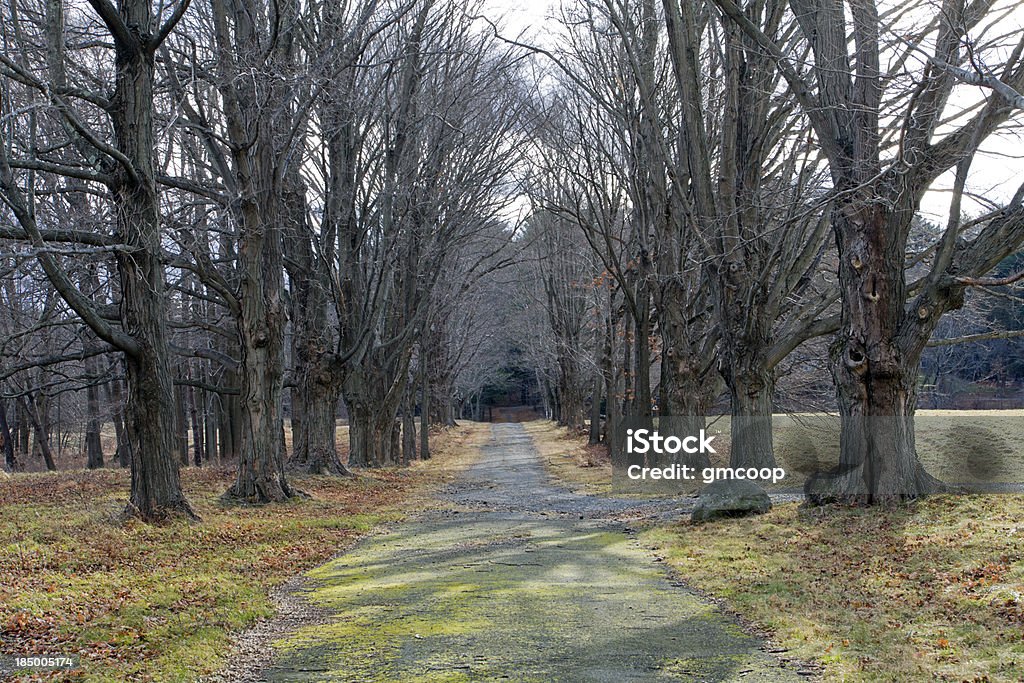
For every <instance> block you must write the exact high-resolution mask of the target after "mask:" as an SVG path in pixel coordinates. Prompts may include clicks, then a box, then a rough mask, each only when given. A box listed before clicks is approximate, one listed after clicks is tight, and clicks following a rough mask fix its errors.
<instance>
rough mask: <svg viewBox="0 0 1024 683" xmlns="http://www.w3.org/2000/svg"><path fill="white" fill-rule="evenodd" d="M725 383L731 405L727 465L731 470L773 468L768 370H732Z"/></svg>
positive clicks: (771, 377)
mask: <svg viewBox="0 0 1024 683" xmlns="http://www.w3.org/2000/svg"><path fill="white" fill-rule="evenodd" d="M731 369H732V372H730V373H728V374H729V376H728V378H727V380H726V384H727V385H728V387H729V399H730V404H731V406H732V420H731V423H730V428H729V432H730V443H731V449H730V453H729V464H730V465H731V466H732V467H758V468H761V467H775V452H774V450H773V447H772V395H773V393H774V389H775V378H774V373H773V372H772V371H771V370H763V369H759V368H758V369H753V368H749V367H744V368H737V367H735V366H732V367H731Z"/></svg>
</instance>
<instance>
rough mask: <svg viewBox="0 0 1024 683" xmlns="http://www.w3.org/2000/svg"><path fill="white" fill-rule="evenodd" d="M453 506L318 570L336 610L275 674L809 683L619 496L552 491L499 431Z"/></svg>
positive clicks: (533, 460) (278, 677) (287, 652)
mask: <svg viewBox="0 0 1024 683" xmlns="http://www.w3.org/2000/svg"><path fill="white" fill-rule="evenodd" d="M447 499H448V501H449V506H448V507H449V509H447V510H441V511H436V512H434V513H431V514H430V515H429V516H427V517H424V518H422V519H420V520H418V521H415V522H408V523H404V524H401V525H399V526H397V527H396V528H394V529H393V530H392V531H391V532H390V533H388V534H386V535H381V536H376V537H371V538H368V539H366V540H364V541H363V542H361V543H360V544H359V545H357V546H356V547H355V548H354V549H353V550H351V551H350V552H348V553H346V554H345V555H343V556H341V557H340V558H338V559H337V560H335V561H333V562H331V563H329V564H327V565H325V566H323V567H321V568H319V569H317V570H314V571H313V572H311V574H310V579H311V582H310V583H311V591H310V593H309V595H308V599H309V600H310V601H311V602H312V603H313V604H314V605H316V606H317V607H321V608H326V609H327V610H329V611H330V612H331V613H332V614H333V616H332V618H331V619H330V620H329V622H328V623H327V624H320V625H317V626H311V627H309V628H305V629H302V630H300V631H299V632H297V633H294V634H292V635H290V636H289V637H288V638H286V639H284V640H282V641H281V642H279V643H277V648H278V649H279V657H278V659H277V661H276V663H275V664H274V665H273V666H272V667H271V668H270V669H268V670H266V671H264V672H263V678H264V679H265V680H271V681H307V680H309V681H312V680H315V681H476V680H503V679H510V680H516V681H616V682H618V681H641V680H699V681H726V680H741V679H743V680H757V681H786V680H801V677H800V676H798V675H797V674H796V673H794V672H793V671H790V670H787V669H785V668H784V667H782V666H781V665H780V663H779V662H778V661H777V660H776V659H774V658H772V657H771V656H770V655H768V654H766V653H765V652H763V651H762V650H761V649H760V645H761V644H760V643H759V641H758V640H757V639H755V638H753V637H752V636H750V635H748V634H746V633H744V632H743V631H742V630H741V629H740V628H739V627H738V625H737V624H736V623H735V622H734V621H732V620H731V619H730V618H729V617H727V616H726V615H724V614H723V613H721V612H720V611H719V610H718V609H717V608H716V607H715V606H714V605H712V604H710V603H708V602H706V601H704V600H702V599H700V598H698V597H697V596H695V595H694V594H692V593H690V592H688V591H686V590H685V589H683V588H681V587H679V586H677V585H673V584H672V583H671V582H670V580H669V578H668V577H667V575H666V573H665V571H664V569H663V568H662V566H661V565H659V564H658V563H656V562H655V561H654V558H653V557H651V556H650V555H649V554H647V553H646V552H645V551H644V550H643V549H641V548H640V547H639V546H638V545H637V544H636V542H635V541H634V540H633V539H632V538H631V537H630V536H629V535H627V533H625V531H624V530H623V522H621V521H619V520H620V519H621V518H622V517H623V516H624V515H629V514H630V512H631V508H627V507H624V506H626V505H635V503H625V502H622V501H617V502H616V501H607V500H602V499H596V498H590V497H584V496H575V495H573V494H569V493H568V492H565V491H562V490H560V489H556V488H554V487H552V486H551V485H550V484H549V482H548V480H547V477H546V476H545V475H544V473H543V469H542V468H541V465H540V463H539V461H538V460H537V457H536V451H535V450H534V449H533V447H532V444H531V443H530V441H529V438H528V437H527V436H526V435H525V434H524V432H523V431H522V429H521V427H520V426H518V425H502V426H496V427H495V430H494V440H493V442H492V443H491V444H490V445H489V446H488V447H486V448H485V449H484V457H483V459H482V460H481V461H480V462H479V463H478V464H476V465H475V466H474V467H472V468H471V469H470V470H469V472H468V473H467V477H466V480H465V481H464V482H463V484H462V485H460V486H458V487H456V488H455V489H454V490H452V491H451V492H449V494H448V496H447Z"/></svg>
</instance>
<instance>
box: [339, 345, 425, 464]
mask: <svg viewBox="0 0 1024 683" xmlns="http://www.w3.org/2000/svg"><path fill="white" fill-rule="evenodd" d="M366 365H368V364H364V367H361V368H356V369H353V370H352V371H351V372H349V373H348V375H347V377H346V378H345V389H344V393H345V405H346V406H348V413H349V456H348V458H349V465H355V466H358V467H386V466H390V465H396V464H398V463H399V462H400V459H401V440H400V438H399V437H400V427H399V423H398V408H399V406H400V404H401V399H402V397H403V396H404V394H405V381H407V377H404V376H403V375H404V374H407V373H408V369H409V366H408V363H404V364H402V365H403V367H402V368H400V369H399V372H401V373H403V374H400V375H398V376H397V378H392V377H389V376H388V374H387V373H386V372H385V371H384V370H383V369H381V368H379V367H378V368H375V369H373V370H369V369H368V368H367V367H365V366H366Z"/></svg>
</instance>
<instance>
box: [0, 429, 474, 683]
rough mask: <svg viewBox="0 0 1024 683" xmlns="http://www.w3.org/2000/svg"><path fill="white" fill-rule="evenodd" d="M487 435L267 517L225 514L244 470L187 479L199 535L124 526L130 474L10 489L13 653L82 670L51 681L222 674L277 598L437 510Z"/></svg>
mask: <svg viewBox="0 0 1024 683" xmlns="http://www.w3.org/2000/svg"><path fill="white" fill-rule="evenodd" d="M486 430H487V427H486V426H485V425H476V424H472V423H465V426H463V427H460V428H459V429H457V430H453V431H450V432H448V433H446V434H444V435H443V436H441V437H439V438H438V439H437V443H436V446H435V448H434V455H435V457H434V458H433V459H432V460H430V461H428V462H426V463H422V462H418V463H414V465H413V466H411V467H409V468H407V469H385V470H379V471H374V472H366V473H363V474H361V476H359V477H358V478H356V479H335V478H330V477H310V476H296V477H294V483H295V484H296V485H297V486H298V488H299V489H301V490H303V491H305V492H307V493H309V494H310V496H311V497H310V498H309V499H301V500H296V501H294V502H289V503H287V504H282V505H274V506H268V507H237V506H234V507H226V506H224V505H222V504H221V502H220V499H219V496H220V494H221V493H223V491H224V490H225V489H226V488H227V487H228V486H229V484H230V482H231V480H232V477H233V473H232V472H230V471H229V470H226V469H213V468H202V469H197V468H186V469H184V470H183V471H182V479H183V484H184V487H185V489H186V493H187V495H188V497H189V499H190V500H191V502H192V504H193V507H194V508H195V510H196V512H197V513H198V514H199V515H200V516H201V517H202V522H200V523H197V524H190V523H188V522H185V521H176V522H173V523H170V524H167V525H165V526H147V525H144V524H141V523H139V522H138V521H135V520H131V519H129V520H123V519H121V518H120V516H119V514H118V513H119V511H120V510H121V509H123V507H124V504H125V501H126V498H127V491H128V484H129V478H128V473H127V472H126V471H122V470H101V471H92V472H86V471H69V472H56V473H38V474H22V475H14V476H11V477H7V478H0V539H3V540H2V541H0V652H2V653H5V654H10V655H14V654H17V655H28V654H46V655H75V656H78V657H79V658H80V660H81V663H82V665H81V670H80V671H78V672H76V673H73V674H66V673H60V674H54V675H52V676H51V677H50V678H49V679H47V680H75V681H191V680H193V679H194V678H195V677H196V676H199V675H202V674H205V673H209V672H211V671H214V670H216V669H217V668H219V666H220V665H221V664H222V663H223V661H224V657H225V655H226V654H227V646H228V644H229V633H230V632H231V631H234V630H237V629H241V628H244V627H246V626H248V625H250V624H252V623H253V622H254V621H255V620H257V619H259V618H262V617H267V616H270V615H271V614H272V613H273V606H272V603H271V600H270V597H269V594H268V592H269V590H270V589H271V588H273V587H274V586H276V585H279V584H281V583H283V582H284V581H285V580H286V579H287V578H289V577H290V576H293V575H294V574H297V573H299V572H302V571H304V570H307V569H310V568H312V567H315V566H317V565H319V564H321V563H323V562H325V561H326V560H328V559H329V558H331V557H332V556H334V555H336V554H337V553H339V552H340V551H342V550H344V549H345V548H346V547H348V546H349V545H351V544H352V543H353V542H354V541H355V540H356V539H357V538H358V537H359V536H361V535H363V534H366V533H367V532H369V531H371V530H373V529H374V528H375V527H377V526H378V525H380V524H383V523H387V522H391V521H395V520H398V519H400V518H401V517H402V516H403V515H404V514H405V513H407V512H409V511H410V510H413V509H417V508H418V507H421V506H423V505H425V504H427V501H428V500H429V491H430V490H432V488H433V486H434V485H435V484H437V483H439V482H443V481H447V480H449V479H450V478H451V476H452V475H453V473H454V472H456V471H458V470H459V469H460V468H461V467H463V466H464V465H465V464H466V463H467V462H470V461H471V460H472V459H473V458H474V457H475V454H476V452H477V447H478V446H479V444H480V443H481V442H482V440H483V439H484V437H485V435H486V433H487V432H486ZM20 680H33V679H31V678H28V677H25V678H22V679H20Z"/></svg>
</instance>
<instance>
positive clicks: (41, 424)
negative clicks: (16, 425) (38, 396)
mask: <svg viewBox="0 0 1024 683" xmlns="http://www.w3.org/2000/svg"><path fill="white" fill-rule="evenodd" d="M21 401H22V405H23V406H24V408H25V414H26V415H28V418H29V420H30V421H31V422H32V430H33V431H34V432H35V435H36V445H37V446H38V447H39V452H40V453H41V454H42V456H43V462H45V463H46V469H47V470H49V471H50V472H54V471H56V469H57V464H56V463H55V462H54V460H53V451H52V450H51V449H50V435H49V430H48V429H47V428H46V426H45V425H46V422H47V420H46V418H45V417H42V418H41V417H40V416H39V413H40V412H41V411H40V410H38V409H37V407H36V406H35V405H33V404H35V403H36V402H35V400H34V399H33V398H32V397H31V396H29V397H28V398H25V397H24V396H22V397H21Z"/></svg>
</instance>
